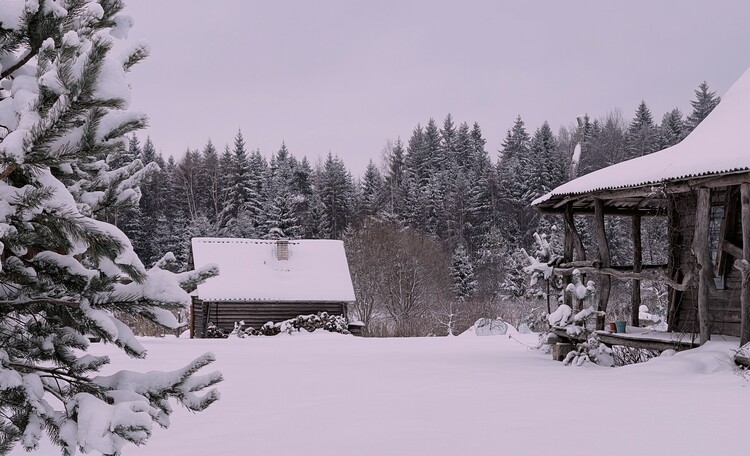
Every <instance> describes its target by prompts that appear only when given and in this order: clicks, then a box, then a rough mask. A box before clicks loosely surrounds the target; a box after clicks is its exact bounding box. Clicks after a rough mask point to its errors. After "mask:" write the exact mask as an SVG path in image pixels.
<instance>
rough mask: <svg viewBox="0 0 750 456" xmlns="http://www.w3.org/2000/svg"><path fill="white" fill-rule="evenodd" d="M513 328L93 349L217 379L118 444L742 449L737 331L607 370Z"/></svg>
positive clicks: (198, 453) (252, 450)
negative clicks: (200, 403) (202, 365)
mask: <svg viewBox="0 0 750 456" xmlns="http://www.w3.org/2000/svg"><path fill="white" fill-rule="evenodd" d="M513 337H514V338H515V339H510V338H509V337H508V336H494V337H477V336H473V335H472V336H466V335H464V336H460V337H451V338H446V337H442V338H408V339H407V338H404V339H395V338H394V339H364V338H356V337H352V336H342V335H338V334H330V333H320V334H319V333H315V334H308V335H295V336H276V337H254V338H247V339H229V340H187V339H175V338H165V339H142V341H143V343H144V345H145V346H146V348H147V349H148V351H149V355H148V358H147V359H146V360H145V361H139V360H130V359H127V358H126V357H125V356H123V355H121V354H119V353H118V352H117V351H116V350H114V349H112V348H110V347H107V346H102V345H100V344H94V349H95V351H96V352H107V353H111V354H112V358H113V366H112V368H113V370H114V368H115V367H116V368H117V369H133V370H140V371H144V370H151V369H159V370H165V369H174V368H178V367H181V366H182V365H183V364H185V363H187V362H188V361H189V360H191V359H193V358H195V357H197V356H198V355H200V354H202V353H204V352H206V351H211V352H213V353H215V354H216V356H217V358H218V361H217V362H216V363H215V367H216V368H217V369H219V370H221V371H222V372H223V374H224V377H225V380H224V382H222V383H220V384H219V385H218V386H219V389H220V390H221V394H222V399H221V400H220V401H219V402H217V403H216V404H214V405H213V406H211V407H210V408H209V409H208V410H207V411H205V412H203V413H199V414H192V413H189V412H186V411H184V410H178V411H176V412H175V414H174V415H173V418H172V426H171V428H170V429H168V430H161V429H157V430H156V431H155V433H154V435H153V437H152V438H151V440H150V441H149V443H148V444H147V445H146V446H144V447H141V448H136V447H132V446H129V447H126V448H125V453H124V454H125V455H140V456H145V455H154V456H156V455H159V456H161V455H170V454H173V455H179V456H205V455H228V454H267V455H268V454H278V455H299V454H307V455H324V454H325V455H345V454H346V455H349V454H352V455H373V456H387V455H479V454H512V455H516V456H517V455H542V454H566V455H567V454H570V455H608V456H617V455H628V456H630V455H636V454H637V455H706V454H712V455H722V456H731V455H747V454H750V444H748V443H747V439H746V436H747V432H748V424H747V423H748V420H747V418H748V413H750V382H748V381H747V380H745V379H744V378H743V377H742V376H740V375H738V374H737V373H736V372H734V370H733V367H732V365H731V363H730V358H729V356H730V354H731V348H733V347H734V345H733V344H728V343H719V342H711V343H709V344H708V345H707V346H705V347H703V348H701V349H698V350H693V351H691V352H684V353H681V354H677V355H675V356H671V357H662V358H659V359H655V360H652V361H650V362H648V363H645V364H642V365H637V366H629V367H624V368H616V369H612V368H602V367H598V366H592V365H588V367H565V366H563V365H562V364H561V363H558V362H554V361H552V360H551V359H550V356H549V355H545V354H542V353H540V352H538V351H533V350H530V349H528V348H527V347H526V346H524V345H522V343H520V342H519V341H522V342H525V343H528V344H533V343H534V341H535V336H534V335H533V334H514V335H513ZM13 454H14V455H20V454H25V453H24V452H23V451H22V450H20V449H16V450H15V452H14V453H13ZM39 454H45V455H46V454H59V453H57V452H56V451H55V450H53V449H52V448H50V447H48V446H47V447H43V448H41V449H40V452H39Z"/></svg>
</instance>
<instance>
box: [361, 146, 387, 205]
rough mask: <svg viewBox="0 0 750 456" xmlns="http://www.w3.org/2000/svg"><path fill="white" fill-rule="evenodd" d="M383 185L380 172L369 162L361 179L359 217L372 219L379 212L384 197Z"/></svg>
mask: <svg viewBox="0 0 750 456" xmlns="http://www.w3.org/2000/svg"><path fill="white" fill-rule="evenodd" d="M384 185H385V184H384V183H383V176H382V175H381V174H380V170H379V169H378V168H377V167H376V166H375V163H373V162H372V160H370V161H369V163H367V168H366V169H365V175H364V176H363V177H362V184H361V187H362V189H361V192H362V200H361V212H362V213H361V214H360V215H361V216H363V217H372V216H373V215H375V214H377V213H378V212H379V211H380V209H381V208H382V206H383V200H384V197H385V194H384Z"/></svg>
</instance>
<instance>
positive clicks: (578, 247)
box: [563, 205, 586, 261]
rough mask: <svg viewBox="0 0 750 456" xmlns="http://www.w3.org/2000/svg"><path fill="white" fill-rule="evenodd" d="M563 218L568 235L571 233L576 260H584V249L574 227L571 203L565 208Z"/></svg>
mask: <svg viewBox="0 0 750 456" xmlns="http://www.w3.org/2000/svg"><path fill="white" fill-rule="evenodd" d="M563 218H564V219H565V225H567V227H568V229H569V230H570V235H571V238H572V242H573V248H574V250H575V253H576V257H577V258H576V260H578V261H586V249H585V248H584V247H583V241H581V236H580V235H579V234H578V229H577V228H576V223H575V217H574V216H573V206H572V205H568V206H567V207H566V208H565V214H564V216H563ZM571 260H572V258H571Z"/></svg>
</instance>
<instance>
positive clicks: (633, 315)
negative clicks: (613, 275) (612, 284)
mask: <svg viewBox="0 0 750 456" xmlns="http://www.w3.org/2000/svg"><path fill="white" fill-rule="evenodd" d="M642 269H643V255H642V249H641V216H640V214H636V215H633V272H641V270H642ZM630 302H631V306H630V323H631V324H632V325H633V326H638V325H639V324H640V321H639V318H638V313H639V311H638V309H639V308H640V307H641V281H640V280H637V279H635V280H633V289H632V296H631V301H630Z"/></svg>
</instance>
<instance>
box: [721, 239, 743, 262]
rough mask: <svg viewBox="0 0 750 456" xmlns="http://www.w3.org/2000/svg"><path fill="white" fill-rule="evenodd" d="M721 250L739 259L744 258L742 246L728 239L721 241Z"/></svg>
mask: <svg viewBox="0 0 750 456" xmlns="http://www.w3.org/2000/svg"><path fill="white" fill-rule="evenodd" d="M721 250H723V251H724V252H725V253H728V254H730V255H732V256H733V257H735V258H736V259H738V260H740V259H742V258H744V254H743V253H742V247H739V246H737V245H735V244H733V243H731V242H729V241H727V240H726V239H724V240H723V241H721Z"/></svg>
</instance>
